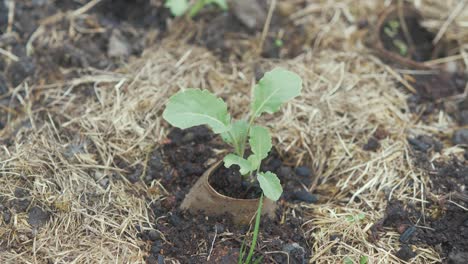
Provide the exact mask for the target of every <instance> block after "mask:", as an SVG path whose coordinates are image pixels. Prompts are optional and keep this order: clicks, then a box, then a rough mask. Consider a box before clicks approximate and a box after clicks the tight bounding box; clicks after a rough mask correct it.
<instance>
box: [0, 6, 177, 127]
mask: <svg viewBox="0 0 468 264" xmlns="http://www.w3.org/2000/svg"><path fill="white" fill-rule="evenodd" d="M83 2H86V1H54V0H43V1H35V0H26V1H15V5H14V16H13V21H12V22H13V23H12V27H11V32H7V28H8V12H9V10H8V7H7V6H5V3H4V1H0V48H2V49H4V50H7V51H10V52H11V53H12V54H13V55H15V56H16V57H18V61H15V60H12V59H9V58H8V57H6V56H0V105H1V106H7V107H0V130H2V129H4V128H8V125H9V124H7V123H6V122H7V119H8V120H14V119H15V118H17V117H21V116H22V114H23V109H22V107H21V106H20V104H19V103H18V102H16V101H15V100H14V99H13V100H10V99H11V98H9V97H8V96H9V91H12V90H13V89H14V88H15V87H17V86H18V85H20V84H22V83H23V82H25V81H28V82H29V84H30V85H32V84H34V85H33V87H34V88H36V87H35V86H41V85H44V84H50V83H57V82H63V81H66V80H71V79H73V78H77V77H79V76H80V75H83V74H88V73H89V71H88V69H106V70H112V69H114V68H117V67H118V66H119V65H121V64H122V62H124V61H126V60H127V59H128V58H129V57H130V56H139V55H140V54H141V52H142V51H143V49H144V48H145V47H146V46H147V45H152V44H154V43H155V42H156V41H158V40H159V39H160V37H161V36H162V35H163V33H164V32H165V31H166V29H167V25H166V22H167V19H168V18H169V17H170V14H169V11H168V10H167V9H166V8H163V7H162V1H147V0H137V1H130V0H118V1H112V0H103V1H100V2H99V4H97V5H96V6H94V7H93V8H91V9H90V10H88V11H87V12H86V14H84V15H82V16H77V17H74V18H71V17H70V16H68V15H69V14H70V13H71V12H73V11H75V10H77V9H79V8H81V7H82V6H83ZM41 25H42V26H43V29H44V30H43V32H42V33H41V34H38V35H37V38H35V40H34V41H32V42H31V44H32V45H31V47H32V53H30V54H28V53H27V47H26V44H27V43H28V41H29V40H30V39H31V36H32V35H33V34H34V32H37V30H38V29H39V28H40V26H41ZM87 31H89V32H87ZM150 32H155V33H154V34H149V33H150ZM153 36H155V37H153ZM51 39H52V40H54V41H50V40H51ZM20 93H22V91H20ZM42 98H43V97H42V96H41V94H40V92H37V94H35V97H34V99H36V100H35V101H34V102H33V109H36V108H39V107H47V106H46V102H44V101H42V100H41V99H42ZM7 104H8V105H7ZM8 108H9V109H10V111H9V113H7V112H6V110H5V109H8ZM12 113H14V114H12ZM7 114H10V115H11V118H7V116H8V115H7Z"/></svg>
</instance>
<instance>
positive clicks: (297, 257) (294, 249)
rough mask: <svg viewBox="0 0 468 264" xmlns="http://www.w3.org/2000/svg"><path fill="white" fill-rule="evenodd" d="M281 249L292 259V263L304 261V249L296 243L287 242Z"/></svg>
mask: <svg viewBox="0 0 468 264" xmlns="http://www.w3.org/2000/svg"><path fill="white" fill-rule="evenodd" d="M283 251H284V252H286V253H288V255H289V256H290V257H291V258H292V259H293V261H292V263H305V249H304V248H303V247H301V246H300V245H299V244H298V243H295V242H294V243H289V244H286V245H284V246H283Z"/></svg>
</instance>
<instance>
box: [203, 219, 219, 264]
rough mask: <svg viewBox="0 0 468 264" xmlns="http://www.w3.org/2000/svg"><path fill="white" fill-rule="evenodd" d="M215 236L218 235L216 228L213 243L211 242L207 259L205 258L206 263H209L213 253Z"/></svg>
mask: <svg viewBox="0 0 468 264" xmlns="http://www.w3.org/2000/svg"><path fill="white" fill-rule="evenodd" d="M217 235H218V228H217V227H216V226H215V234H214V237H213V241H211V247H210V253H209V254H208V257H207V258H206V261H210V257H211V253H212V252H213V247H214V243H215V241H216V236H217Z"/></svg>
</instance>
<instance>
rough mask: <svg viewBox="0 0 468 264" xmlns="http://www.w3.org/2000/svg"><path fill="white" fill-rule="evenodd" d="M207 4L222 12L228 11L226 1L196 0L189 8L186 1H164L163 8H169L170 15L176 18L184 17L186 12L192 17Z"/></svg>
mask: <svg viewBox="0 0 468 264" xmlns="http://www.w3.org/2000/svg"><path fill="white" fill-rule="evenodd" d="M209 4H215V5H217V6H218V7H219V8H221V9H222V10H223V11H226V10H227V9H228V5H227V2H226V0H197V1H196V2H195V3H194V4H193V5H192V6H190V3H189V1H188V0H166V2H165V3H164V6H165V7H167V8H169V10H170V11H171V13H172V15H174V16H176V17H177V16H182V15H184V14H185V13H186V12H187V10H189V11H188V15H189V16H190V17H194V16H196V15H197V14H198V12H200V10H201V9H202V8H203V7H205V6H207V5H209Z"/></svg>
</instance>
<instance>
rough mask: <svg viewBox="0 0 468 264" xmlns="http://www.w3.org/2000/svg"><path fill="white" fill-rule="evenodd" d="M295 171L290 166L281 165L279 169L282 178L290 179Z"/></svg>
mask: <svg viewBox="0 0 468 264" xmlns="http://www.w3.org/2000/svg"><path fill="white" fill-rule="evenodd" d="M292 173H293V171H292V169H291V167H288V166H281V167H280V168H279V171H278V176H279V177H280V178H282V179H289V178H291V175H292Z"/></svg>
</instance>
